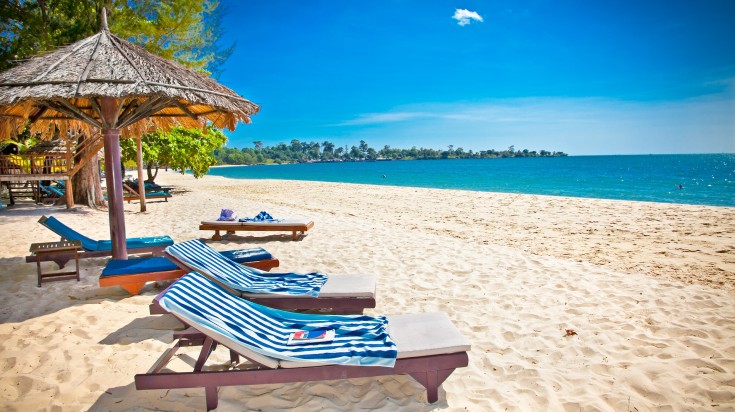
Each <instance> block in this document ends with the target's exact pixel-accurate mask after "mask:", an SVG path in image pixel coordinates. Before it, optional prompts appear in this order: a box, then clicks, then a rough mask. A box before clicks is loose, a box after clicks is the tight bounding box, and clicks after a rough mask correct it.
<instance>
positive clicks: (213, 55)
mask: <svg viewBox="0 0 735 412" xmlns="http://www.w3.org/2000/svg"><path fill="white" fill-rule="evenodd" d="M103 7H106V9H107V14H108V21H109V22H110V31H112V32H113V33H114V34H116V35H118V36H120V37H123V38H126V39H128V40H131V41H133V42H135V43H138V44H140V45H142V46H143V47H145V48H146V49H147V50H148V51H150V52H152V53H155V54H157V55H159V56H162V57H164V58H167V59H173V60H176V61H177V62H178V63H180V64H182V65H184V66H186V67H189V68H191V69H194V70H197V71H199V72H202V73H205V74H212V73H215V74H217V73H219V71H220V67H221V65H222V63H224V61H226V60H227V58H228V57H229V56H230V54H232V51H233V50H234V45H232V46H229V47H221V46H219V45H217V41H218V40H219V38H220V36H221V35H222V25H221V17H222V14H221V9H220V8H219V2H218V1H216V0H169V1H155V0H141V1H135V2H130V1H127V0H88V1H78V0H5V1H3V2H0V39H2V41H0V70H5V69H8V68H10V67H12V66H13V65H15V64H16V63H17V62H18V61H19V60H24V59H27V58H29V57H31V56H33V55H35V54H37V53H39V52H45V51H48V50H51V49H53V48H56V47H59V46H63V45H67V44H70V43H73V42H75V41H77V40H80V39H83V38H85V37H88V36H91V35H93V34H94V33H96V32H98V31H99V28H100V21H99V20H100V12H101V10H102V8H103ZM86 138H88V137H87V136H79V137H78V138H76V139H75V140H76V143H77V144H81V143H83V141H84V140H85V139H86ZM72 186H73V187H74V200H75V202H77V203H80V204H88V205H89V206H90V207H95V206H101V205H104V199H103V197H102V188H101V186H100V179H99V171H98V169H97V162H96V161H94V159H93V160H92V161H90V162H88V163H87V164H86V165H85V166H84V167H82V168H81V169H80V171H79V172H78V173H77V174H76V175H74V178H73V179H72Z"/></svg>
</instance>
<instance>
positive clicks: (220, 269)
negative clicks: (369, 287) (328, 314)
mask: <svg viewBox="0 0 735 412" xmlns="http://www.w3.org/2000/svg"><path fill="white" fill-rule="evenodd" d="M166 252H167V253H169V254H170V255H171V256H173V257H175V258H176V259H178V260H180V261H182V262H183V263H185V264H186V265H187V266H188V267H190V268H192V269H194V270H196V271H197V272H199V273H202V274H203V275H205V276H210V277H212V278H213V279H215V280H216V281H218V282H221V283H222V284H224V285H226V286H229V287H230V288H232V289H235V290H237V291H238V292H241V293H274V294H280V295H308V296H318V295H319V291H320V290H321V288H322V286H324V283H326V282H327V275H325V274H322V273H270V272H265V271H262V270H258V269H254V268H251V267H247V266H242V265H240V264H237V263H235V262H233V261H232V260H230V259H227V258H225V257H223V256H222V255H221V254H220V253H218V252H217V251H216V250H214V249H212V248H211V247H210V246H208V245H206V244H204V243H203V242H202V241H201V240H198V239H194V240H188V241H186V242H182V243H177V244H174V245H171V246H169V247H167V248H166Z"/></svg>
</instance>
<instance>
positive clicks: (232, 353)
mask: <svg viewBox="0 0 735 412" xmlns="http://www.w3.org/2000/svg"><path fill="white" fill-rule="evenodd" d="M230 362H232V366H235V365H237V364H238V363H240V355H238V353H237V352H235V351H234V350H232V349H230Z"/></svg>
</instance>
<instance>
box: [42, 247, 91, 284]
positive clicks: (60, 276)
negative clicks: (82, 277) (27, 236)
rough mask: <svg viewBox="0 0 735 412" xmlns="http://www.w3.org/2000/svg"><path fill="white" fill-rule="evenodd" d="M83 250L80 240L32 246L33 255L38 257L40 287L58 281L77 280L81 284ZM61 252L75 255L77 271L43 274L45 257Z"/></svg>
mask: <svg viewBox="0 0 735 412" xmlns="http://www.w3.org/2000/svg"><path fill="white" fill-rule="evenodd" d="M81 249H82V242H80V241H78V240H62V241H60V242H45V243H33V244H31V254H32V255H35V256H36V266H37V268H38V287H39V288H40V287H41V283H43V282H53V281H57V280H71V279H76V280H77V282H79V251H80V250H81ZM59 252H66V253H73V254H74V261H75V262H76V270H74V271H65V272H53V273H43V272H42V270H41V258H42V257H43V256H44V255H50V254H57V253H59Z"/></svg>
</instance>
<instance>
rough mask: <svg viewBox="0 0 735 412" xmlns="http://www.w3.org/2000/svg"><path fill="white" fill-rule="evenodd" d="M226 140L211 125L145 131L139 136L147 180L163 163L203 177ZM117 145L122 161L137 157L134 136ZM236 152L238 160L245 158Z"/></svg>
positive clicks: (149, 179) (214, 162) (154, 176)
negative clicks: (216, 152)
mask: <svg viewBox="0 0 735 412" xmlns="http://www.w3.org/2000/svg"><path fill="white" fill-rule="evenodd" d="M225 142H227V137H226V136H225V134H224V133H222V132H221V131H220V130H218V129H215V128H213V127H208V128H206V129H205V130H200V129H185V128H183V127H176V128H174V129H172V130H171V131H170V132H167V133H162V132H155V133H148V134H146V135H145V136H143V137H142V138H141V143H142V144H141V146H142V148H143V163H145V165H146V169H147V171H148V179H147V180H148V181H150V182H152V181H153V180H155V178H156V175H157V174H158V167H159V166H164V165H165V166H168V167H170V168H172V169H174V170H177V171H179V172H181V173H182V174H183V173H185V172H186V171H187V170H189V171H191V173H192V174H193V175H194V177H202V176H204V175H205V174H207V172H208V171H209V168H210V167H211V166H214V165H215V164H217V161H216V159H215V157H214V151H215V150H217V149H220V148H222V146H223V145H224V144H225ZM120 146H121V147H122V158H123V161H125V162H129V161H135V160H136V158H137V145H136V142H135V139H125V140H123V141H121V142H120ZM228 153H231V152H228ZM235 153H237V155H238V157H237V158H236V159H237V160H241V159H244V157H243V155H242V153H240V152H237V151H236V152H235ZM231 155H233V154H231Z"/></svg>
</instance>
